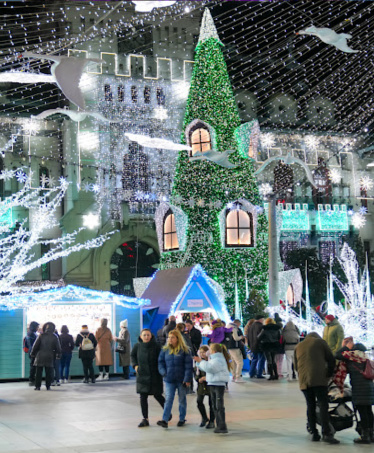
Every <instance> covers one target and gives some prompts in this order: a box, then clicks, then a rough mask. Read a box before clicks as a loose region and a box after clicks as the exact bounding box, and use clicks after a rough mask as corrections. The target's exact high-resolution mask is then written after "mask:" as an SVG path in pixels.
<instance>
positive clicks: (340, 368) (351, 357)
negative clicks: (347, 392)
mask: <svg viewBox="0 0 374 453" xmlns="http://www.w3.org/2000/svg"><path fill="white" fill-rule="evenodd" d="M359 352H361V351H344V352H343V353H342V356H343V357H344V358H345V359H346V360H348V361H351V362H355V363H365V362H366V360H367V359H366V357H365V354H363V356H364V357H363V356H362V355H361V354H359ZM347 374H348V366H347V362H346V361H343V360H341V361H339V362H338V364H337V365H336V367H335V373H334V382H335V384H336V385H337V386H338V387H339V389H340V390H341V391H342V392H343V390H344V381H345V378H346V377H347Z"/></svg>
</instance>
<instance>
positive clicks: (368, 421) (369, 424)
mask: <svg viewBox="0 0 374 453" xmlns="http://www.w3.org/2000/svg"><path fill="white" fill-rule="evenodd" d="M356 409H357V410H358V413H359V414H360V421H361V428H362V429H368V428H370V429H373V424H374V420H373V419H374V416H373V410H372V408H371V406H369V405H367V406H366V405H359V404H357V405H356Z"/></svg>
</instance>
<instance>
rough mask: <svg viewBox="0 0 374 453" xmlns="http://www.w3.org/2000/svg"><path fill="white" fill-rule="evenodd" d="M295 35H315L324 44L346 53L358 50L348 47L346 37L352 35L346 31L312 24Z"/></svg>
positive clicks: (348, 37) (349, 37)
mask: <svg viewBox="0 0 374 453" xmlns="http://www.w3.org/2000/svg"><path fill="white" fill-rule="evenodd" d="M296 34H297V35H311V36H317V38H319V39H320V40H321V41H322V42H324V43H326V44H330V45H331V46H334V47H336V48H337V49H339V50H341V51H342V52H346V53H357V52H359V51H358V50H354V49H351V48H350V47H348V44H347V39H351V38H352V35H349V34H348V33H336V32H335V31H334V30H332V29H331V28H325V27H322V28H318V27H315V26H314V25H312V26H310V27H308V28H306V29H305V30H300V31H299V32H298V33H296Z"/></svg>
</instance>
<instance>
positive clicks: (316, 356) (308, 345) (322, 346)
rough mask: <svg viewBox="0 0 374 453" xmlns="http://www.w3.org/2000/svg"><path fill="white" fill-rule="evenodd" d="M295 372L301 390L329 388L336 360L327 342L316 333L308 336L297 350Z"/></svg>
mask: <svg viewBox="0 0 374 453" xmlns="http://www.w3.org/2000/svg"><path fill="white" fill-rule="evenodd" d="M294 357H295V361H294V364H295V370H296V371H297V372H298V373H299V385H300V389H301V390H306V389H307V388H309V387H321V386H323V387H327V385H328V381H329V378H330V377H331V376H332V375H333V373H334V368H335V359H334V356H333V354H332V352H331V349H330V348H329V346H328V344H327V343H326V341H325V340H322V338H321V337H320V336H319V335H318V334H317V333H315V332H312V333H310V334H308V335H307V336H306V337H305V339H304V341H302V342H301V343H299V344H298V345H297V346H296V348H295V356H294Z"/></svg>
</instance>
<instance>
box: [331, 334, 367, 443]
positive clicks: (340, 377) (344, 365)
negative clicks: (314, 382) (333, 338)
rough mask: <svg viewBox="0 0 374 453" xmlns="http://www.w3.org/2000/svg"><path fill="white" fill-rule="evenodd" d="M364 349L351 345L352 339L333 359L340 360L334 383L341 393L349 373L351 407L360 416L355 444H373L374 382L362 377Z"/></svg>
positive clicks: (364, 361)
mask: <svg viewBox="0 0 374 453" xmlns="http://www.w3.org/2000/svg"><path fill="white" fill-rule="evenodd" d="M366 351H367V349H366V347H365V346H364V345H363V344H361V343H356V344H354V343H353V338H352V337H348V338H346V339H344V340H343V347H342V348H341V349H339V351H338V352H337V353H336V355H335V358H336V359H338V360H341V362H339V363H338V366H337V372H336V374H335V377H334V382H335V383H336V384H337V385H338V387H339V388H340V389H341V391H343V389H344V381H345V378H346V375H347V373H349V376H350V380H351V387H352V402H353V406H354V407H355V408H356V409H357V410H358V412H359V414H360V422H361V436H360V437H358V438H356V439H354V440H353V442H354V443H356V444H370V443H374V416H373V409H372V406H373V405H374V382H373V381H372V380H371V379H366V378H365V377H364V376H363V374H362V373H363V372H364V370H365V366H366V361H367V359H368V356H367V355H366V354H365V352H366Z"/></svg>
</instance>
